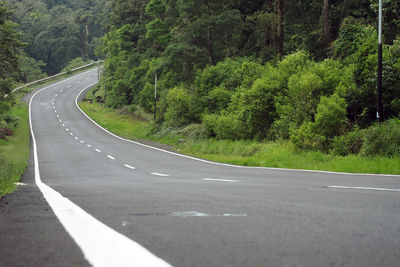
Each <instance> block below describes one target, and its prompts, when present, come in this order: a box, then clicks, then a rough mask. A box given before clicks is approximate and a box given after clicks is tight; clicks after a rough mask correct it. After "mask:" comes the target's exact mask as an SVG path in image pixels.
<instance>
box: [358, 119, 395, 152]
mask: <svg viewBox="0 0 400 267" xmlns="http://www.w3.org/2000/svg"><path fill="white" fill-rule="evenodd" d="M360 153H361V154H362V155H367V156H374V155H382V156H400V120H399V119H390V120H388V121H386V122H384V123H382V124H374V125H372V126H371V127H370V128H369V129H368V130H366V131H365V137H364V144H363V146H362V148H361V151H360Z"/></svg>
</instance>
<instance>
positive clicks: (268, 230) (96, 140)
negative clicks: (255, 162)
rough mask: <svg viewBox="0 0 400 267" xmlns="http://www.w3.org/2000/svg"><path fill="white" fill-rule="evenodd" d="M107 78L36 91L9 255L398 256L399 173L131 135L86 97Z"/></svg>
mask: <svg viewBox="0 0 400 267" xmlns="http://www.w3.org/2000/svg"><path fill="white" fill-rule="evenodd" d="M96 81H97V70H92V71H88V72H85V73H83V74H79V75H77V76H74V77H72V78H69V79H67V80H63V81H61V82H58V83H56V84H54V85H51V86H48V87H45V88H44V89H41V90H40V91H36V92H34V93H32V94H30V95H29V97H32V95H33V94H34V96H33V98H31V105H30V107H31V124H32V136H33V142H32V153H31V154H32V155H31V159H30V164H29V166H28V169H27V171H26V173H25V175H24V177H23V179H22V180H21V182H22V183H24V185H21V186H20V187H19V189H18V190H17V191H16V192H15V193H13V194H11V195H9V196H6V197H5V198H3V199H2V200H0V233H1V236H2V238H1V239H0V266H90V265H95V266H102V265H103V266H168V265H173V266H399V264H400V177H399V176H390V175H381V176H380V175H350V174H337V173H329V172H312V171H294V170H277V169H267V168H247V167H235V166H229V165H224V164H216V163H211V162H207V161H202V160H197V159H193V158H190V157H184V156H181V155H178V154H175V153H170V152H168V151H163V150H161V149H157V148H152V147H148V146H145V145H141V144H138V143H134V142H128V141H126V140H122V139H120V138H118V137H115V136H113V135H111V134H110V133H108V132H106V131H105V130H103V129H101V128H100V127H99V126H97V125H96V124H95V123H93V122H92V121H90V120H89V119H88V118H87V117H86V116H85V115H84V114H83V113H82V112H81V111H80V110H79V109H78V107H77V105H76V99H77V97H78V96H79V95H80V96H79V97H80V98H81V97H82V95H83V94H81V92H82V90H84V89H85V88H86V90H87V88H88V87H90V86H91V85H93V84H94V83H95V82H96ZM35 148H36V149H35Z"/></svg>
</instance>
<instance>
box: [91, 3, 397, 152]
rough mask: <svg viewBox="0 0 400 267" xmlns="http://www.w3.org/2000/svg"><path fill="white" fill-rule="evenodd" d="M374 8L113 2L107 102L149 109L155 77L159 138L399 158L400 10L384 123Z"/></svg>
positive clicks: (390, 49)
mask: <svg viewBox="0 0 400 267" xmlns="http://www.w3.org/2000/svg"><path fill="white" fill-rule="evenodd" d="M377 2H378V1H369V0H349V1H338V0H318V1H317V0H307V1H305V0H275V1H274V0H260V1H258V0H254V1H241V0H223V1H215V0H201V1H199V0H188V1H183V0H150V1H148V0H130V1H124V0H113V1H112V5H111V10H110V14H109V24H108V26H107V32H106V34H105V36H104V37H103V39H102V42H101V45H100V46H99V48H98V49H97V53H98V55H99V56H101V57H104V58H105V59H106V62H105V75H104V76H103V78H102V83H101V85H102V87H103V89H104V88H106V90H107V98H106V103H107V105H108V106H109V107H113V108H120V107H124V106H128V107H130V109H131V110H135V109H137V108H138V107H139V108H140V107H141V108H143V109H145V110H146V111H147V112H154V82H155V75H156V74H157V78H158V84H157V91H158V93H157V102H158V103H157V118H156V122H155V123H154V125H153V132H157V131H164V132H167V131H169V130H173V129H182V128H185V127H186V129H188V130H187V131H186V132H187V133H188V134H189V135H192V136H197V137H199V138H217V139H233V140H236V139H256V140H282V139H283V140H291V141H292V142H293V143H294V144H295V145H296V146H297V147H299V148H301V149H316V150H321V151H326V152H328V151H333V152H334V153H337V154H341V155H345V154H348V153H359V152H360V151H361V152H362V153H364V154H374V153H378V154H379V153H381V154H382V153H383V154H387V155H393V154H394V153H399V150H400V149H399V148H398V146H400V140H399V138H400V137H399V136H400V126H399V114H400V39H399V36H400V13H399V10H400V2H399V1H395V0H392V1H384V7H383V15H384V23H383V35H384V48H383V50H384V51H383V66H384V69H383V88H384V91H383V116H384V119H385V120H387V119H390V120H388V121H387V122H385V123H384V124H382V125H381V126H377V125H375V124H374V122H375V121H376V80H377V78H376V77H377V75H376V69H377V67H376V66H377V30H376V28H377V27H376V25H377V21H378V19H377V12H378V4H377ZM382 133H385V136H383V135H382ZM376 135H381V138H380V139H379V138H378V141H374V140H375V136H376ZM371 142H372V143H371ZM374 142H375V143H374ZM376 142H378V143H376ZM385 142H386V143H385ZM396 142H397V144H395V145H390V144H393V143H396ZM383 147H385V148H383ZM385 149H386V150H385ZM381 150H385V151H383V152H382V151H381ZM396 151H397V152H396Z"/></svg>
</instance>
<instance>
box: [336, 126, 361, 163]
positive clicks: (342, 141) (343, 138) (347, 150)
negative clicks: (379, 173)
mask: <svg viewBox="0 0 400 267" xmlns="http://www.w3.org/2000/svg"><path fill="white" fill-rule="evenodd" d="M364 135H365V131H364V130H358V129H355V130H354V131H352V132H349V133H347V134H344V135H340V136H336V137H335V138H334V140H333V143H332V150H331V151H332V153H333V154H334V155H340V156H347V155H349V154H358V153H359V152H360V150H361V148H362V146H363V144H364Z"/></svg>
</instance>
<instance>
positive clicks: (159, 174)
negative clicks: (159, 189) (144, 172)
mask: <svg viewBox="0 0 400 267" xmlns="http://www.w3.org/2000/svg"><path fill="white" fill-rule="evenodd" d="M151 174H152V175H157V176H163V177H168V176H171V175H169V174H165V173H158V172H152V173H151Z"/></svg>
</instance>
